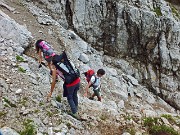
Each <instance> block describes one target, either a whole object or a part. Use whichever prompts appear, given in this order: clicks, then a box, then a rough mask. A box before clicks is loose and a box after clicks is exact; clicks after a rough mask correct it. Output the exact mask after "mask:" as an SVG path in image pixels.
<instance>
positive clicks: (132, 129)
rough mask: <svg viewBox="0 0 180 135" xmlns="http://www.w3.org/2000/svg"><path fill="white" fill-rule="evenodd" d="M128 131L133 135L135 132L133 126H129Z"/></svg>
mask: <svg viewBox="0 0 180 135" xmlns="http://www.w3.org/2000/svg"><path fill="white" fill-rule="evenodd" d="M127 132H128V133H130V134H131V135H135V134H136V130H135V129H134V128H129V129H128V130H127Z"/></svg>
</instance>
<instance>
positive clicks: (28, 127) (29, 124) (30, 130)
mask: <svg viewBox="0 0 180 135" xmlns="http://www.w3.org/2000/svg"><path fill="white" fill-rule="evenodd" d="M23 125H24V130H23V131H21V132H20V135H35V134H36V129H35V126H34V124H33V121H32V120H30V119H27V120H25V121H24V122H23Z"/></svg>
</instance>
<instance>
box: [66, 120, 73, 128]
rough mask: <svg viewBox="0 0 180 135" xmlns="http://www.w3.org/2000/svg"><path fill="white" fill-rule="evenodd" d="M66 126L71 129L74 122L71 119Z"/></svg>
mask: <svg viewBox="0 0 180 135" xmlns="http://www.w3.org/2000/svg"><path fill="white" fill-rule="evenodd" d="M66 126H67V127H68V129H70V128H71V127H72V124H71V123H70V122H69V121H67V123H66Z"/></svg>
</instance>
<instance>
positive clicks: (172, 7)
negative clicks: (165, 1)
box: [170, 4, 180, 18]
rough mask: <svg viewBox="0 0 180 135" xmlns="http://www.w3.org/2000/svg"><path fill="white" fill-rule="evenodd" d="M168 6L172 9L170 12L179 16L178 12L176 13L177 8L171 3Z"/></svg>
mask: <svg viewBox="0 0 180 135" xmlns="http://www.w3.org/2000/svg"><path fill="white" fill-rule="evenodd" d="M170 7H171V10H172V13H173V14H174V15H175V16H176V17H178V18H180V13H178V11H177V9H176V8H175V7H174V6H173V5H172V4H170Z"/></svg>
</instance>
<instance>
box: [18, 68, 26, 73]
mask: <svg viewBox="0 0 180 135" xmlns="http://www.w3.org/2000/svg"><path fill="white" fill-rule="evenodd" d="M18 71H20V72H22V73H26V70H24V69H23V68H22V67H19V68H18Z"/></svg>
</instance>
